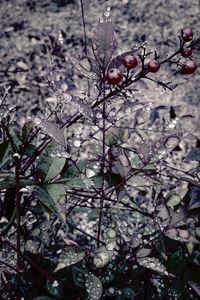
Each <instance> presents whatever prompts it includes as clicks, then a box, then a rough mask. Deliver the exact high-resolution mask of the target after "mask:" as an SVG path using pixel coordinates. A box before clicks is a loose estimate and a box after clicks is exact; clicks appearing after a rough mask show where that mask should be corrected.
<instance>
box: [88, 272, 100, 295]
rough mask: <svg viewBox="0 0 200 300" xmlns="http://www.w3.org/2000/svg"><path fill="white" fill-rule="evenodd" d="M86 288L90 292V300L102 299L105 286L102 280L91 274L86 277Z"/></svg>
mask: <svg viewBox="0 0 200 300" xmlns="http://www.w3.org/2000/svg"><path fill="white" fill-rule="evenodd" d="M85 287H86V290H87V292H88V300H100V299H102V298H101V296H102V293H103V286H102V283H101V280H100V279H99V278H98V277H96V276H95V275H94V274H92V273H89V274H88V275H87V276H86V282H85Z"/></svg>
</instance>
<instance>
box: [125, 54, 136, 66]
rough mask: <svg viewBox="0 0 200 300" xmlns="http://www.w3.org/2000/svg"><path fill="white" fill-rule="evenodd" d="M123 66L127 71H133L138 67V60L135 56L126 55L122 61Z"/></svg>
mask: <svg viewBox="0 0 200 300" xmlns="http://www.w3.org/2000/svg"><path fill="white" fill-rule="evenodd" d="M123 64H124V67H125V68H127V69H134V68H135V67H137V65H138V60H137V58H136V57H135V56H133V55H131V54H127V55H126V56H125V57H124V59H123Z"/></svg>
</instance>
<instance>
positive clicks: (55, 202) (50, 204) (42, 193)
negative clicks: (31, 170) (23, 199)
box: [33, 185, 65, 223]
mask: <svg viewBox="0 0 200 300" xmlns="http://www.w3.org/2000/svg"><path fill="white" fill-rule="evenodd" d="M47 189H48V190H49V192H50V193H49V192H48V190H46V189H45V187H41V186H34V190H33V191H34V192H35V194H36V195H37V198H38V199H39V201H40V202H41V203H42V204H43V205H44V206H46V207H47V208H48V209H50V210H51V212H52V213H53V214H54V215H55V216H56V217H57V218H58V219H59V220H60V221H61V222H63V223H65V218H64V216H63V211H62V204H63V201H62V202H61V203H59V200H60V199H61V197H62V196H63V189H62V187H60V186H59V185H53V186H52V187H50V186H47ZM58 189H59V190H58ZM61 200H62V199H61Z"/></svg>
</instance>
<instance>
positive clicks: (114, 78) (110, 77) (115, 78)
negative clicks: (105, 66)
mask: <svg viewBox="0 0 200 300" xmlns="http://www.w3.org/2000/svg"><path fill="white" fill-rule="evenodd" d="M121 80H122V73H121V71H120V70H119V69H117V68H111V69H109V70H108V72H107V74H106V81H107V82H108V83H109V84H112V85H115V84H118V83H120V81H121Z"/></svg>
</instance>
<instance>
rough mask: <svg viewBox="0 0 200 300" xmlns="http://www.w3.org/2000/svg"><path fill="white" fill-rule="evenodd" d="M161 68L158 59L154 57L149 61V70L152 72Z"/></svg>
mask: <svg viewBox="0 0 200 300" xmlns="http://www.w3.org/2000/svg"><path fill="white" fill-rule="evenodd" d="M159 69H160V64H159V62H158V61H157V60H156V59H152V60H151V61H150V62H149V63H148V71H149V72H151V73H156V72H158V70H159Z"/></svg>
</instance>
